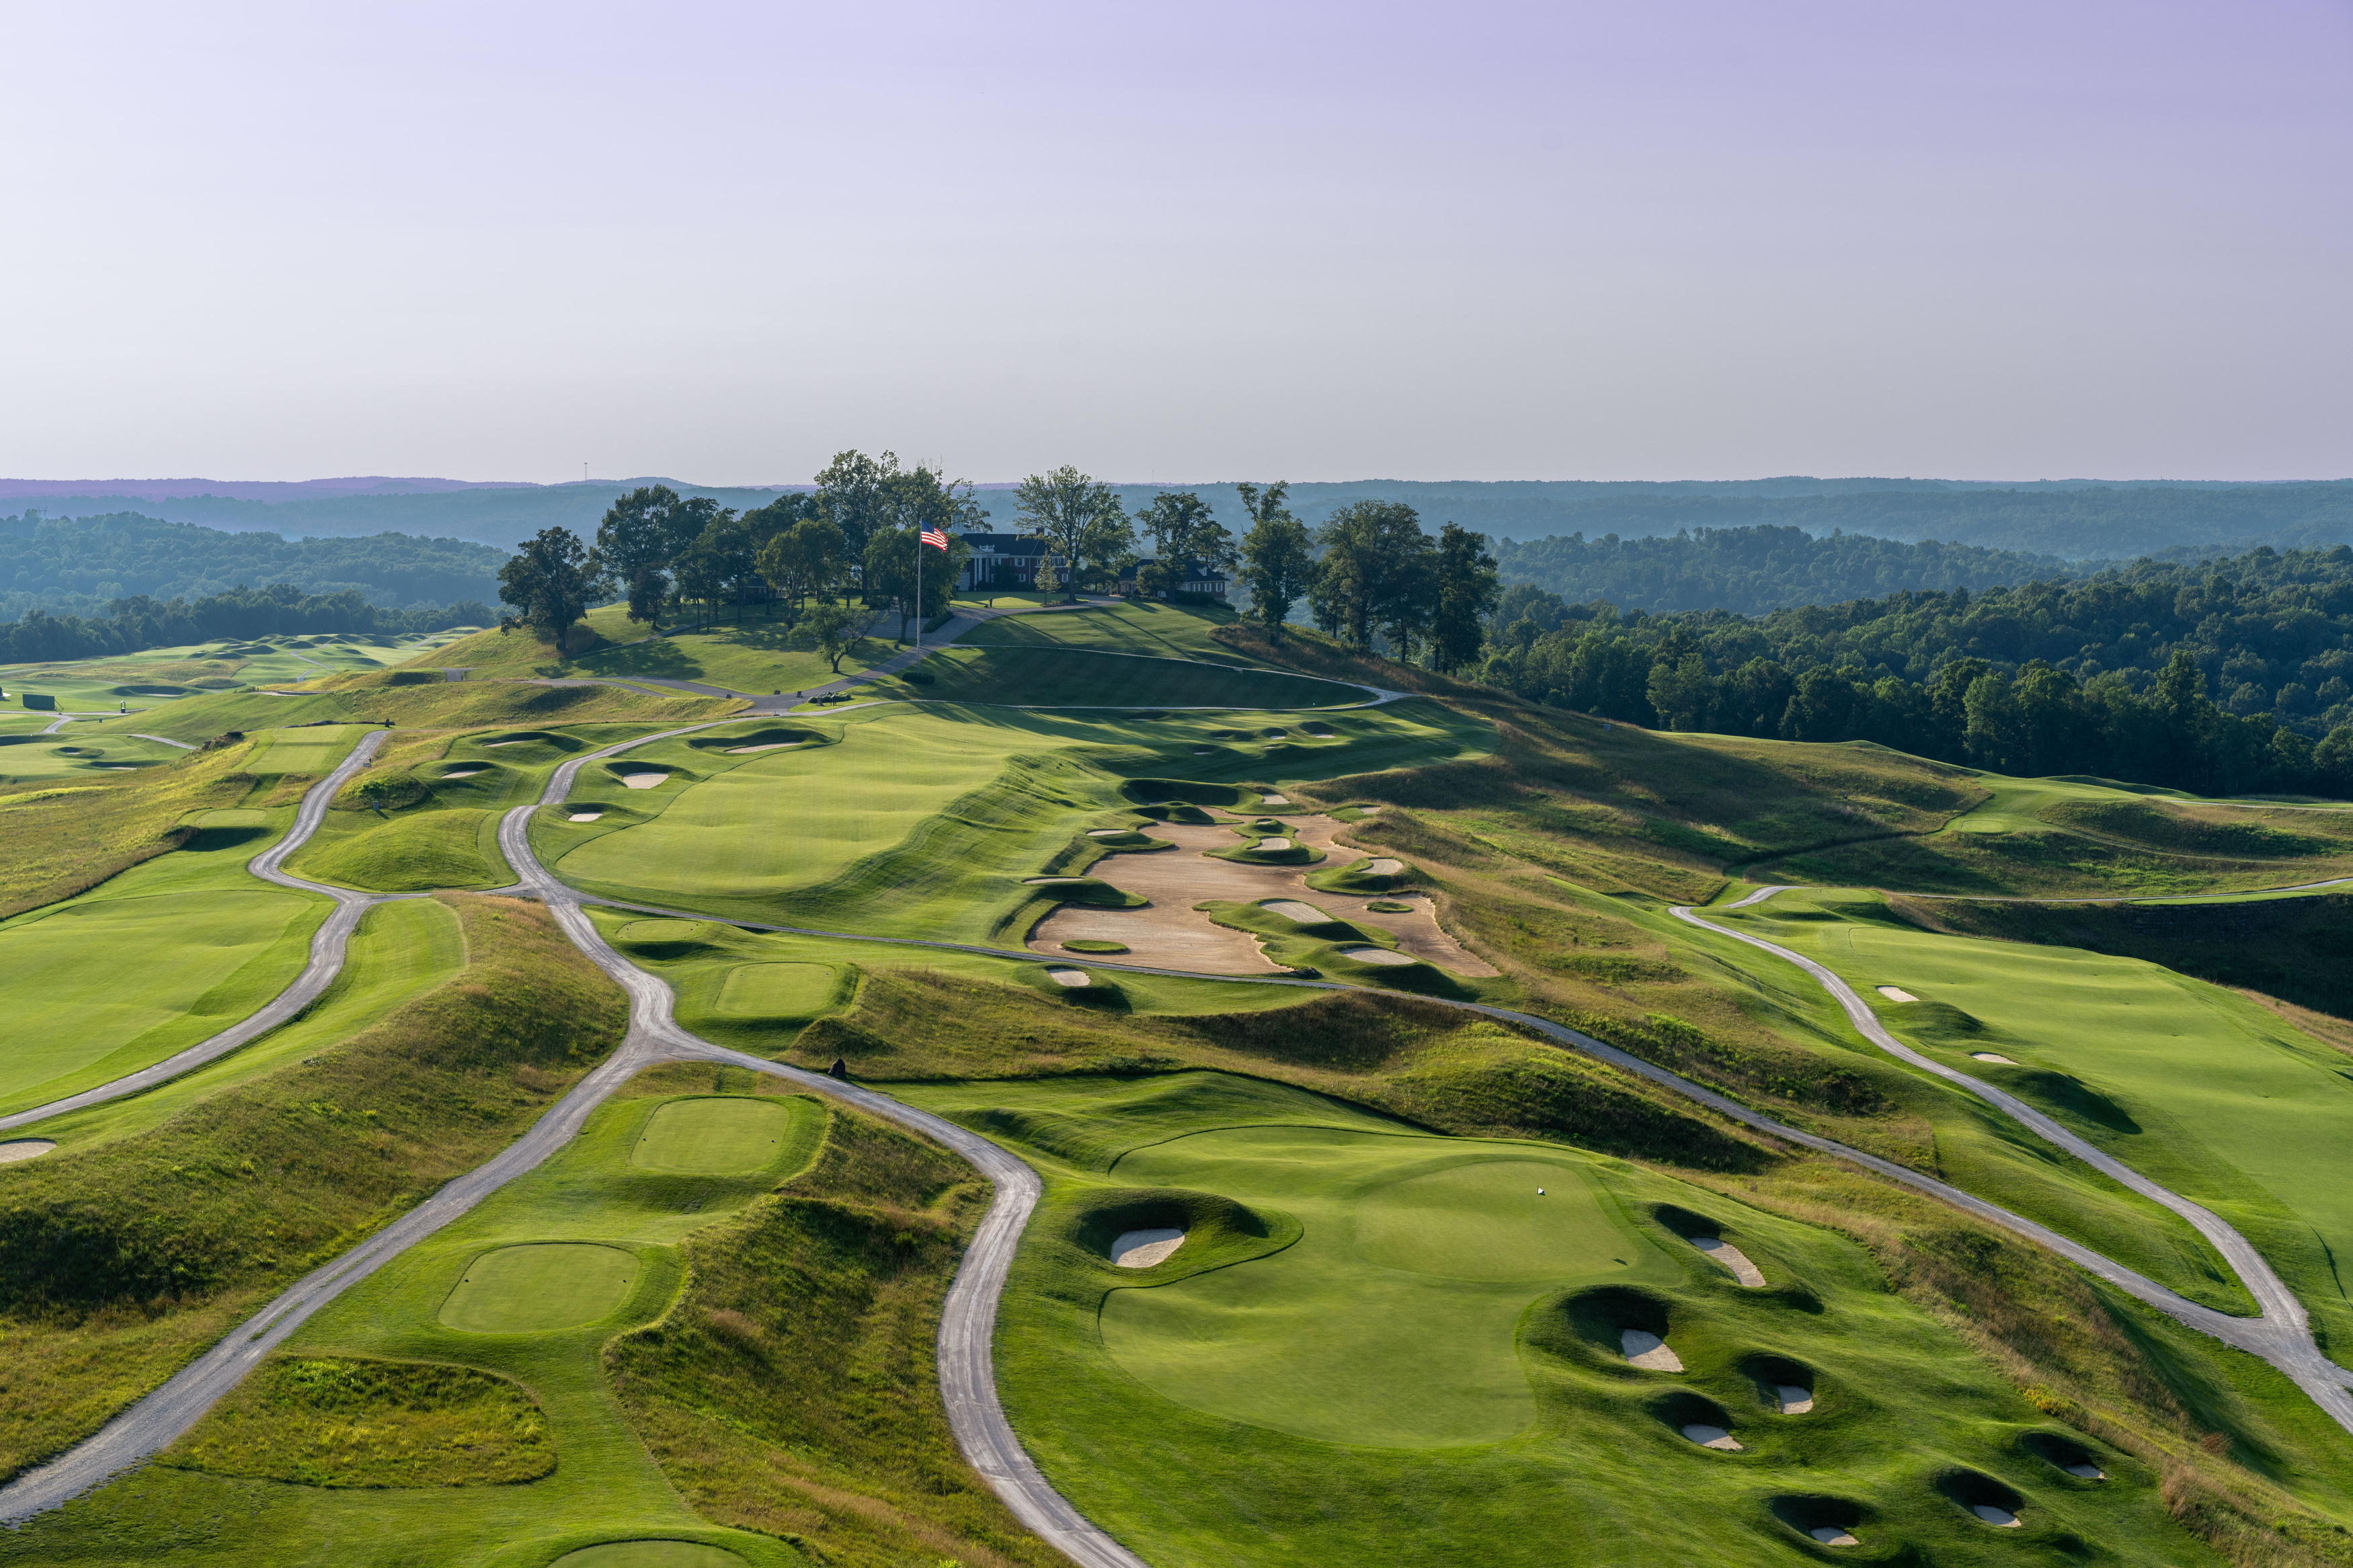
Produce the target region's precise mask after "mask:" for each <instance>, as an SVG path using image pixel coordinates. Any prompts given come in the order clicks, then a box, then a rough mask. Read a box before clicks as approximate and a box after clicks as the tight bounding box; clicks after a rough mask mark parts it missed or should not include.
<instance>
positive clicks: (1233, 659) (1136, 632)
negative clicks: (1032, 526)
mask: <svg viewBox="0 0 2353 1568" xmlns="http://www.w3.org/2000/svg"><path fill="white" fill-rule="evenodd" d="M1239 619H1240V616H1236V615H1235V614H1234V613H1233V612H1232V611H1231V610H1214V609H1209V608H1207V607H1201V608H1195V607H1192V606H1189V605H1161V604H1154V603H1151V602H1149V601H1146V600H1142V599H1132V600H1126V601H1123V602H1122V603H1120V604H1118V605H1104V606H1092V607H1089V608H1087V609H1083V610H1056V611H1052V612H1050V613H1048V614H1044V615H1029V616H999V617H997V619H995V620H992V621H984V622H983V623H981V624H980V625H979V626H975V627H973V628H972V629H971V630H970V631H968V632H966V633H965V634H964V635H963V636H962V637H958V638H956V641H955V646H957V647H1041V646H1060V647H1086V648H1103V649H1109V650H1112V651H1114V652H1119V653H1151V654H1159V655H1162V656H1163V657H1165V658H1194V659H1201V660H1204V661H1206V662H1208V663H1210V664H1247V663H1249V662H1250V661H1249V660H1248V659H1246V658H1243V657H1242V656H1241V655H1240V654H1238V653H1236V652H1235V651H1234V650H1233V649H1232V648H1230V647H1227V646H1226V645H1225V644H1223V643H1221V642H1219V641H1218V640H1217V638H1215V637H1212V636H1210V635H1209V634H1210V633H1212V632H1214V631H1216V630H1217V629H1218V628H1219V626H1231V625H1232V624H1233V623H1234V622H1235V621H1237V620H1239Z"/></svg>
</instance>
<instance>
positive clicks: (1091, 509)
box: [1013, 463, 1135, 598]
mask: <svg viewBox="0 0 2353 1568" xmlns="http://www.w3.org/2000/svg"><path fill="white" fill-rule="evenodd" d="M1013 500H1014V510H1015V512H1016V514H1017V515H1018V517H1019V518H1020V520H1021V521H1022V523H1023V525H1024V526H1026V527H1027V528H1028V529H1029V531H1031V532H1033V533H1036V534H1039V535H1041V536H1042V537H1043V538H1044V539H1045V541H1046V546H1047V552H1048V553H1049V554H1050V555H1056V556H1059V557H1060V559H1061V565H1060V567H1059V568H1058V575H1059V577H1060V586H1061V587H1062V588H1063V589H1064V590H1065V591H1066V592H1067V591H1070V590H1072V589H1075V588H1076V586H1077V585H1078V584H1080V583H1082V582H1083V581H1084V580H1085V579H1086V578H1087V577H1088V576H1089V575H1090V574H1100V573H1101V572H1102V571H1103V569H1104V568H1106V567H1109V566H1112V565H1114V564H1115V563H1117V562H1118V560H1119V558H1120V555H1121V554H1122V552H1126V551H1129V550H1133V549H1134V545H1135V531H1134V529H1133V528H1131V527H1130V526H1129V525H1128V521H1127V511H1126V509H1125V508H1124V507H1122V506H1121V505H1120V504H1119V496H1118V495H1117V494H1116V493H1115V492H1114V491H1113V489H1112V488H1111V487H1110V486H1109V485H1107V484H1104V483H1103V482H1102V481H1101V480H1099V479H1095V478H1093V477H1092V476H1091V475H1088V474H1082V473H1081V472H1079V470H1078V469H1076V468H1071V466H1070V465H1069V464H1067V463H1066V464H1064V465H1063V466H1062V467H1060V468H1057V469H1055V470H1054V471H1053V472H1052V473H1050V474H1031V475H1030V476H1029V478H1028V479H1023V480H1022V481H1021V485H1020V488H1019V489H1017V490H1015V491H1014V498H1013ZM1076 596H1077V595H1075V593H1072V594H1071V597H1073V598H1075V597H1076Z"/></svg>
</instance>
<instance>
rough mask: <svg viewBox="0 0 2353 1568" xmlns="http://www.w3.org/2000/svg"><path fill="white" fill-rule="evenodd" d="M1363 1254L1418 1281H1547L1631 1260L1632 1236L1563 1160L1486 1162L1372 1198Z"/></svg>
mask: <svg viewBox="0 0 2353 1568" xmlns="http://www.w3.org/2000/svg"><path fill="white" fill-rule="evenodd" d="M1539 1189H1541V1194H1542V1195H1539ZM1356 1250H1357V1251H1358V1252H1360V1253H1362V1254H1363V1255H1364V1258H1365V1261H1366V1262H1367V1263H1373V1264H1377V1265H1378V1266H1379V1267H1381V1268H1402V1269H1404V1270H1406V1271H1407V1272H1408V1273H1412V1274H1434V1275H1439V1276H1440V1277H1443V1278H1446V1279H1494V1280H1513V1281H1526V1282H1535V1283H1543V1282H1545V1281H1547V1280H1553V1279H1562V1278H1564V1277H1566V1276H1567V1275H1572V1274H1585V1273H1589V1272H1591V1271H1592V1269H1593V1268H1594V1267H1595V1265H1596V1262H1597V1260H1605V1259H1610V1258H1622V1257H1623V1256H1625V1252H1626V1238H1625V1237H1624V1236H1622V1235H1620V1233H1619V1230H1618V1227H1617V1226H1613V1225H1611V1224H1610V1223H1609V1218H1608V1217H1607V1216H1606V1215H1603V1214H1602V1212H1601V1210H1600V1208H1599V1205H1597V1204H1596V1202H1595V1200H1594V1195H1593V1191H1592V1189H1591V1188H1590V1187H1589V1186H1588V1185H1587V1184H1586V1181H1585V1178H1584V1176H1583V1175H1582V1174H1581V1173H1579V1172H1577V1171H1576V1170H1574V1169H1568V1168H1564V1167H1563V1166H1562V1165H1561V1164H1560V1163H1558V1162H1556V1161H1549V1160H1546V1161H1536V1160H1486V1161H1482V1162H1479V1163H1475V1164H1461V1165H1450V1166H1448V1167H1447V1168H1445V1169H1444V1170H1439V1171H1431V1172H1429V1173H1426V1174H1423V1175H1419V1176H1408V1177H1406V1178H1405V1179H1404V1180H1403V1181H1398V1182H1392V1183H1390V1184H1388V1185H1386V1186H1382V1187H1377V1188H1375V1189H1373V1190H1372V1191H1371V1192H1369V1193H1367V1194H1365V1196H1364V1198H1363V1199H1362V1200H1361V1201H1360V1202H1359V1203H1358V1205H1357V1207H1356ZM1603 1266H1604V1267H1606V1266H1607V1265H1606V1263H1605V1264H1604V1265H1603Z"/></svg>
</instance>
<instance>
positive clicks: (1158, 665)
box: [871, 645, 1371, 709]
mask: <svg viewBox="0 0 2353 1568" xmlns="http://www.w3.org/2000/svg"><path fill="white" fill-rule="evenodd" d="M921 673H922V674H923V675H925V676H928V677H929V678H930V679H929V680H928V681H925V682H923V683H920V684H919V683H915V682H911V681H908V680H906V679H903V678H900V677H893V678H892V679H886V680H881V681H877V682H874V683H873V686H872V688H871V689H875V690H877V691H878V692H883V693H887V694H889V695H892V696H897V697H912V698H914V699H917V700H927V701H936V702H986V703H1002V704H1009V705H1013V706H1021V707H1042V708H1096V707H1105V708H1113V707H1121V708H1280V709H1297V708H1325V707H1332V706H1335V705H1338V704H1343V703H1350V702H1362V701H1364V700H1366V698H1367V697H1368V696H1370V695H1371V694H1370V693H1369V692H1367V691H1366V690H1365V689H1364V688H1362V687H1359V686H1344V685H1342V684H1340V683H1339V682H1337V681H1331V680H1318V679H1314V677H1312V676H1304V675H1287V674H1279V673H1275V672H1271V671H1259V670H1252V669H1236V668H1227V667H1225V666H1220V665H1211V664H1199V663H1191V662H1183V661H1180V660H1178V659H1175V658H1166V659H1164V658H1126V657H1122V656H1120V655H1118V654H1114V653H1111V652H1107V651H1104V652H1098V651H1095V650H1091V649H1086V648H1071V647H1060V646H1055V645H1041V646H1039V647H976V648H968V647H963V646H961V645H957V646H954V647H948V648H946V649H944V650H943V651H941V652H940V653H938V654H935V655H934V656H933V657H932V658H928V659H926V660H924V662H923V668H922V671H921Z"/></svg>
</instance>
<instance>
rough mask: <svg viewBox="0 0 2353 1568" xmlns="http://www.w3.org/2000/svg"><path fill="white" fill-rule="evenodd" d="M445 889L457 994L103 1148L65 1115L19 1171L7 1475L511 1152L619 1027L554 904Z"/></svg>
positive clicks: (10, 1198)
mask: <svg viewBox="0 0 2353 1568" xmlns="http://www.w3.org/2000/svg"><path fill="white" fill-rule="evenodd" d="M445 901H446V902H447V904H448V908H449V909H450V910H452V911H453V912H454V913H455V914H456V915H457V917H458V919H459V922H460V923H461V924H462V926H463V928H464V944H465V951H466V955H467V963H466V967H465V969H464V970H463V971H462V972H460V973H457V974H456V975H454V976H452V977H451V978H449V979H448V980H447V981H445V982H444V983H443V984H440V985H438V987H435V988H434V989H431V990H428V991H426V992H424V993H423V994H417V995H413V996H411V997H410V999H408V1000H406V1001H405V1002H403V1003H401V1004H400V1005H398V1006H396V1007H395V1008H393V1009H392V1010H391V1011H389V1012H388V1013H387V1014H385V1016H382V1017H381V1019H380V1020H377V1021H375V1022H373V1023H372V1024H369V1025H368V1026H365V1027H362V1028H359V1029H357V1030H356V1031H355V1032H353V1033H352V1034H350V1035H349V1036H347V1037H343V1038H342V1039H341V1040H338V1041H332V1042H329V1041H321V1042H319V1044H320V1046H321V1047H323V1048H321V1049H318V1050H317V1051H316V1052H315V1054H313V1055H312V1056H310V1057H307V1058H301V1059H298V1060H285V1059H283V1058H282V1057H281V1058H280V1065H278V1066H276V1067H275V1068H272V1069H271V1070H269V1071H267V1072H263V1073H259V1074H256V1075H253V1076H250V1077H248V1078H247V1079H244V1080H243V1081H238V1082H233V1083H230V1084H227V1086H225V1087H221V1088H219V1089H216V1091H215V1092H212V1093H210V1094H207V1095H201V1096H195V1095H190V1096H185V1097H183V1098H182V1101H181V1107H180V1109H178V1110H176V1111H175V1112H174V1114H172V1115H170V1116H169V1117H168V1118H166V1119H165V1120H163V1121H160V1122H157V1123H155V1124H153V1125H151V1126H146V1127H143V1128H139V1129H137V1130H135V1131H134V1130H129V1129H121V1130H118V1135H115V1136H111V1137H110V1136H105V1135H103V1134H102V1133H101V1134H100V1135H97V1136H92V1137H90V1139H89V1141H88V1142H87V1144H86V1145H85V1144H84V1143H83V1142H81V1141H80V1140H78V1139H77V1138H75V1137H74V1136H73V1135H72V1132H71V1130H70V1129H63V1130H61V1135H59V1136H58V1142H59V1147H58V1149H57V1150H56V1151H55V1152H51V1153H49V1154H47V1155H44V1156H43V1157H42V1158H40V1159H37V1160H32V1161H27V1162H24V1163H16V1164H8V1165H0V1364H5V1366H6V1367H7V1368H8V1372H7V1374H6V1376H5V1389H0V1475H11V1474H14V1473H16V1471H17V1470H19V1469H21V1468H25V1467H26V1466H27V1465H30V1464H34V1463H37V1462H38V1461H39V1460H40V1459H42V1458H46V1457H47V1456H49V1455H51V1454H54V1453H57V1452H58V1451H59V1450H60V1449H62V1448H64V1447H68V1446H69V1445H70V1444H72V1443H74V1442H76V1441H78V1440H79V1439H80V1438H81V1437H83V1436H87V1435H88V1434H89V1433H90V1432H92V1431H94V1430H96V1429H97V1427H98V1426H100V1425H101V1424H102V1423H103V1422H104V1421H105V1420H106V1419H107V1418H108V1417H110V1416H111V1415H113V1414H114V1413H115V1412H116V1411H117V1410H119V1409H121V1407H122V1406H123V1405H127V1404H129V1403H130V1402H131V1401H132V1400H133V1399H136V1398H137V1397H139V1396H140V1395H141V1394H143V1393H144V1392H145V1391H146V1390H148V1389H150V1388H152V1387H153V1386H154V1385H155V1384H158V1383H160V1382H162V1381H163V1379H164V1378H165V1377H166V1376H168V1375H169V1374H170V1373H172V1372H173V1371H174V1370H175V1369H176V1368H177V1367H178V1366H179V1365H180V1364H181V1363H184V1362H185V1361H186V1360H187V1359H188V1358H189V1357H191V1356H193V1355H194V1354H195V1353H196V1352H198V1351H200V1350H201V1349H203V1348H204V1347H205V1346H206V1345H207V1344H209V1343H211V1342H213V1341H214V1340H215V1339H216V1338H217V1337H218V1336H219V1334H220V1333H221V1331H223V1330H224V1329H226V1328H227V1326H228V1325H229V1324H230V1323H232V1322H234V1321H237V1318H238V1317H239V1316H241V1315H242V1314H244V1313H246V1312H248V1311H250V1310H252V1309H253V1308H254V1307H255V1306H256V1305H258V1304H259V1302H260V1301H262V1300H266V1299H267V1298H268V1296H269V1294H270V1293H271V1292H273V1291H275V1290H277V1289H280V1288H281V1287H282V1286H284V1285H285V1284H286V1283H288V1282H290V1280H292V1279H296V1278H298V1277H300V1276H301V1274H303V1273H304V1272H306V1271H307V1270H309V1269H311V1268H314V1267H316V1266H317V1265H318V1264H319V1263H320V1262H322V1261H323V1260H324V1259H326V1258H331V1257H332V1256H334V1255H335V1254H336V1253H338V1252H340V1251H342V1250H343V1249H344V1248H345V1247H349V1246H350V1245H351V1244H352V1243H353V1242H354V1241H356V1240H358V1239H359V1238H360V1237H363V1236H365V1235H366V1234H368V1233H369V1232H371V1231H374V1230H375V1229H376V1228H377V1227H379V1226H382V1225H384V1224H385V1222H386V1221H387V1220H389V1219H391V1218H392V1217H394V1216H395V1215H398V1214H400V1213H401V1212H403V1211H404V1210H406V1208H408V1207H409V1206H410V1205H413V1204H415V1203H417V1201H418V1200H419V1199H421V1198H423V1197H424V1196H426V1195H427V1194H429V1193H431V1192H432V1191H433V1190H434V1189H435V1188H437V1187H438V1186H439V1185H440V1184H442V1183H443V1182H445V1181H447V1180H448V1178H449V1177H451V1176H453V1175H456V1174H457V1173H459V1172H461V1171H466V1170H470V1169H471V1168H472V1167H473V1166H475V1165H478V1164H480V1163H481V1162H482V1161H483V1160H485V1159H487V1158H489V1157H490V1155H491V1154H492V1153H495V1152H497V1151H498V1150H500V1149H501V1148H503V1147H505V1145H506V1143H507V1142H508V1141H509V1140H510V1139H511V1138H512V1137H513V1136H514V1134H515V1133H517V1132H519V1131H522V1129H523V1128H524V1127H525V1126H527V1125H528V1124H529V1123H530V1122H531V1121H533V1120H534V1119H535V1118H536V1117H537V1116H538V1115H539V1114H540V1112H541V1111H542V1110H544V1109H545V1108H546V1106H547V1105H548V1104H549V1103H550V1102H551V1101H552V1100H554V1097H555V1096H556V1095H558V1094H560V1093H561V1092H562V1091H563V1090H564V1089H566V1088H568V1087H569V1086H570V1085H571V1084H572V1083H573V1082H574V1081H575V1079H577V1078H578V1077H579V1075H580V1074H581V1073H582V1072H584V1071H586V1068H588V1067H590V1066H591V1065H593V1064H594V1063H595V1062H596V1060H597V1059H598V1058H601V1057H602V1056H603V1055H604V1054H605V1053H606V1052H607V1051H608V1050H610V1049H611V1048H612V1047H613V1046H614V1045H615V1044H617V1042H618V1040H619V1038H620V1031H621V1026H622V1022H623V1018H624V1007H623V1003H622V999H621V996H620V993H619V992H618V990H617V988H615V987H614V986H613V985H612V984H611V983H610V982H608V981H607V980H606V979H605V978H604V977H603V976H602V975H601V974H600V973H598V972H597V971H596V969H595V968H594V967H593V966H591V965H590V964H589V963H587V961H586V959H583V958H582V957H581V956H580V955H579V953H578V952H576V951H575V949H574V948H573V947H572V945H571V944H570V943H569V942H565V940H564V939H563V937H562V935H561V934H560V933H559V932H558V931H557V930H556V929H555V926H554V922H553V921H551V920H550V919H549V918H548V916H547V914H546V912H545V911H544V910H542V909H541V908H540V907H539V906H537V905H535V904H528V903H523V902H520V901H517V900H504V899H480V898H468V897H464V896H462V895H449V896H448V898H447V899H446V900H445ZM395 989H397V987H396V988H395ZM343 1019H344V1022H345V1024H346V1026H349V1025H350V1024H353V1023H357V1022H359V1021H360V1020H359V1019H357V1018H354V1017H353V1016H352V1015H351V1014H350V1013H346V1014H344V1015H343ZM297 1027H299V1026H297ZM88 1116H89V1113H86V1119H85V1120H84V1121H82V1122H81V1123H80V1125H82V1126H85V1127H89V1126H90V1125H91V1121H90V1120H89V1119H88ZM31 1131H32V1132H33V1133H34V1134H35V1135H42V1134H44V1133H46V1132H47V1129H45V1128H42V1127H38V1126H37V1127H35V1128H34V1129H32V1130H31Z"/></svg>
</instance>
